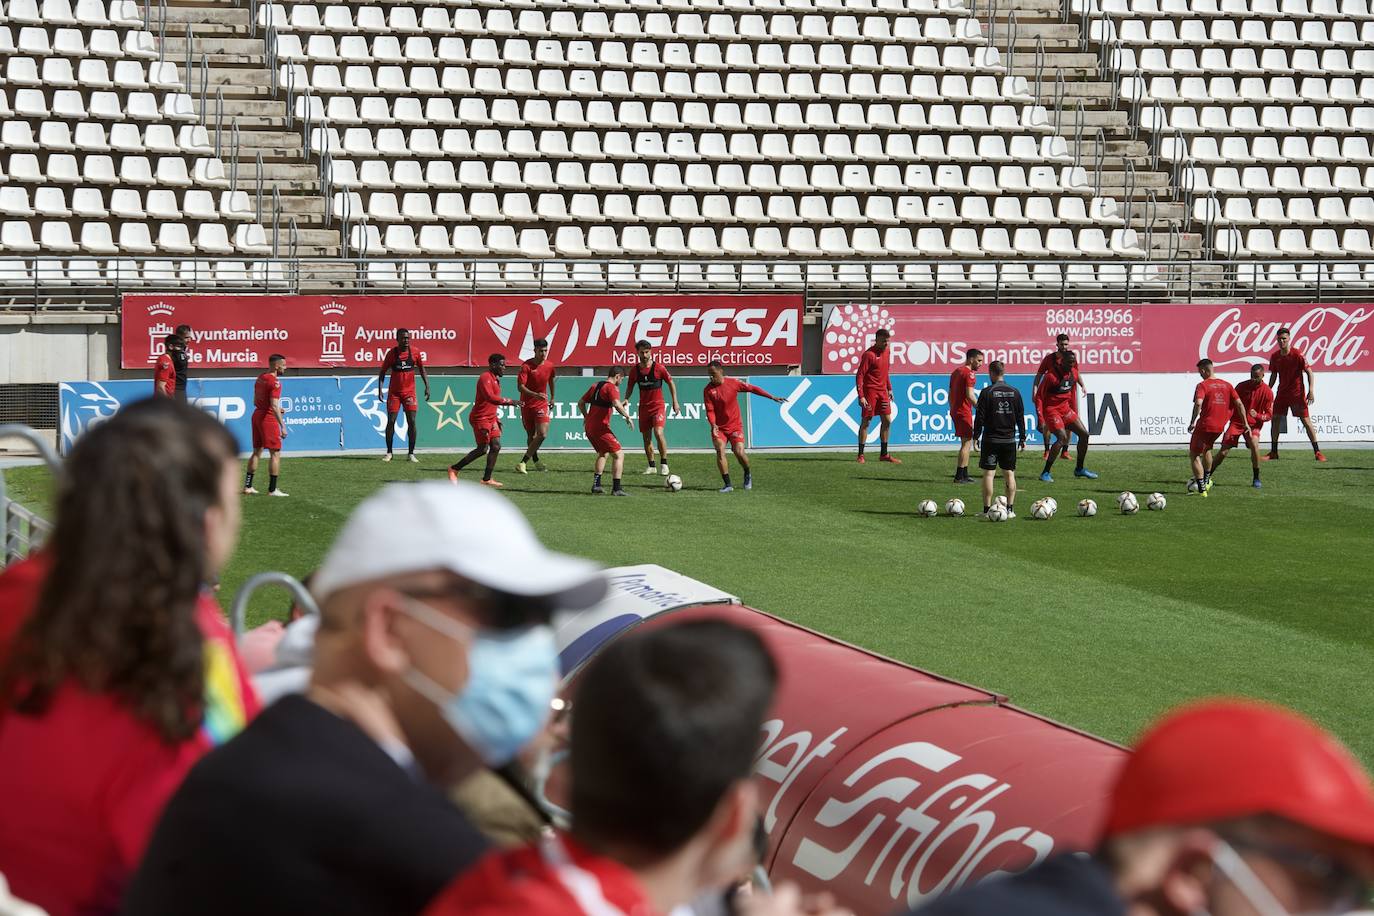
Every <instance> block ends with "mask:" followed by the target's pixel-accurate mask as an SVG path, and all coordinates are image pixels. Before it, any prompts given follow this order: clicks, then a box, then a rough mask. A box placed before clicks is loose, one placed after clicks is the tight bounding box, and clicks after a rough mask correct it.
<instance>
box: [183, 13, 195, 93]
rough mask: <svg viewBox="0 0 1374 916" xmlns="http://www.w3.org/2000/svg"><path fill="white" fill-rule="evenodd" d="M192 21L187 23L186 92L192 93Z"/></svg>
mask: <svg viewBox="0 0 1374 916" xmlns="http://www.w3.org/2000/svg"><path fill="white" fill-rule="evenodd" d="M193 34H194V33H192V31H191V23H189V22H188V23H186V78H185V82H186V94H187V95H190V94H191V38H192V35H193Z"/></svg>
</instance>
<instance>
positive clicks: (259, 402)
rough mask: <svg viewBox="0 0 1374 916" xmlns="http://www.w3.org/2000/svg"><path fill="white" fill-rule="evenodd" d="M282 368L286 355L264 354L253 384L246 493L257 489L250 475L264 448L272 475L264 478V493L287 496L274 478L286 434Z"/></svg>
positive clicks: (255, 467)
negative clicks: (261, 370)
mask: <svg viewBox="0 0 1374 916" xmlns="http://www.w3.org/2000/svg"><path fill="white" fill-rule="evenodd" d="M285 369H286V357H285V356H282V355H281V354H280V353H273V354H272V355H271V356H269V357H267V371H266V372H264V373H263V374H262V375H259V376H258V380H257V382H255V383H254V385H253V454H252V456H251V457H250V458H249V459H248V473H247V474H245V475H244V477H243V492H244V493H245V494H248V495H252V494H255V493H257V492H258V491H257V490H255V489H253V474H254V473H256V472H257V470H258V459H259V458H261V457H262V450H263V449H267V454H268V460H267V471H268V473H269V474H270V475H271V476H270V477H269V478H268V481H267V495H268V496H286V495H287V494H286V493H284V492H283V491H281V490H278V489H277V478H278V477H279V476H280V475H281V440H283V439H285V438H286V435H287V430H286V418H285V417H283V416H282V412H281V374H282V371H283V370H285Z"/></svg>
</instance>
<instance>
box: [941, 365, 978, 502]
mask: <svg viewBox="0 0 1374 916" xmlns="http://www.w3.org/2000/svg"><path fill="white" fill-rule="evenodd" d="M982 366H983V351H982V350H979V349H977V348H974V349H971V350H969V351H968V352H967V353H965V354H964V364H963V365H962V366H960V367H959V368H958V369H955V370H954V371H953V372H951V373H950V374H949V419H950V423H951V425H952V426H953V428H954V435H956V436H958V437H959V457H958V458H956V459H955V460H954V482H955V483H973V479H972V478H970V477H969V476H968V456H969V452H971V451H972V450H973V412H974V409H975V408H976V407H977V406H978V394H977V392H976V391H975V389H976V388H977V387H978V370H979V369H981V368H982Z"/></svg>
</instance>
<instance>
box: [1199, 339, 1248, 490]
mask: <svg viewBox="0 0 1374 916" xmlns="http://www.w3.org/2000/svg"><path fill="white" fill-rule="evenodd" d="M1197 372H1198V375H1200V376H1202V381H1200V382H1198V383H1197V388H1195V389H1194V390H1193V415H1192V418H1191V419H1189V420H1188V432H1190V433H1192V440H1191V441H1190V442H1189V443H1188V460H1189V462H1190V463H1191V464H1192V468H1193V479H1192V480H1191V481H1189V484H1188V492H1189V493H1198V494H1200V495H1202V496H1206V495H1207V491H1208V490H1210V489H1212V445H1213V444H1214V443H1215V442H1216V441H1217V437H1218V436H1220V435H1221V433H1222V431H1223V430H1225V429H1226V426H1227V424H1228V423H1229V422H1230V419H1231V417H1232V416H1234V417H1235V418H1236V422H1237V423H1238V424H1240V427H1241V430H1242V431H1243V432H1244V434H1245V435H1246V436H1250V435H1252V433H1251V431H1250V421H1249V420H1247V419H1246V417H1245V405H1244V404H1242V403H1241V400H1240V398H1239V397H1238V396H1237V395H1236V389H1234V388H1232V387H1231V383H1230V382H1228V381H1226V380H1225V379H1219V378H1217V377H1216V376H1215V375H1214V374H1213V373H1212V361H1211V360H1210V359H1202V360H1198V364H1197Z"/></svg>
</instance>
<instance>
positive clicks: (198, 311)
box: [120, 294, 472, 369]
mask: <svg viewBox="0 0 1374 916" xmlns="http://www.w3.org/2000/svg"><path fill="white" fill-rule="evenodd" d="M469 298H470V297H466V296H172V295H141V294H140V295H127V296H125V297H124V308H123V314H122V316H121V320H120V325H121V334H122V338H123V339H122V344H123V346H122V358H121V365H122V366H123V367H124V368H126V369H137V368H143V367H146V366H150V365H152V364H153V363H154V362H156V360H157V357H158V355H159V354H161V353H162V349H163V348H162V338H164V337H165V336H167V335H168V334H170V333H172V329H173V328H175V327H176V326H177V325H181V324H189V325H190V326H191V345H190V352H191V361H192V362H191V364H192V367H193V368H199V369H244V368H254V367H259V366H262V365H263V364H264V363H265V362H266V360H267V357H268V356H269V355H270V354H272V353H281V354H282V355H284V356H285V357H286V359H287V364H288V365H289V366H291V367H293V368H327V369H334V368H342V367H346V366H367V367H373V366H376V365H377V364H378V363H380V362H381V360H382V357H383V356H385V355H386V351H387V350H389V349H390V348H391V347H393V346H395V344H396V328H398V327H404V328H408V329H409V330H410V339H411V342H412V344H413V345H414V346H415V348H416V349H417V350H419V351H420V352H421V354H423V356H424V359H425V361H426V362H427V363H429V364H431V365H435V366H466V365H468V364H469V356H468V354H469V350H468V341H469V340H470V339H471V336H472V335H471V334H470V333H469V325H470V323H471V320H472V309H471V307H470V305H469V301H468V300H469Z"/></svg>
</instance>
